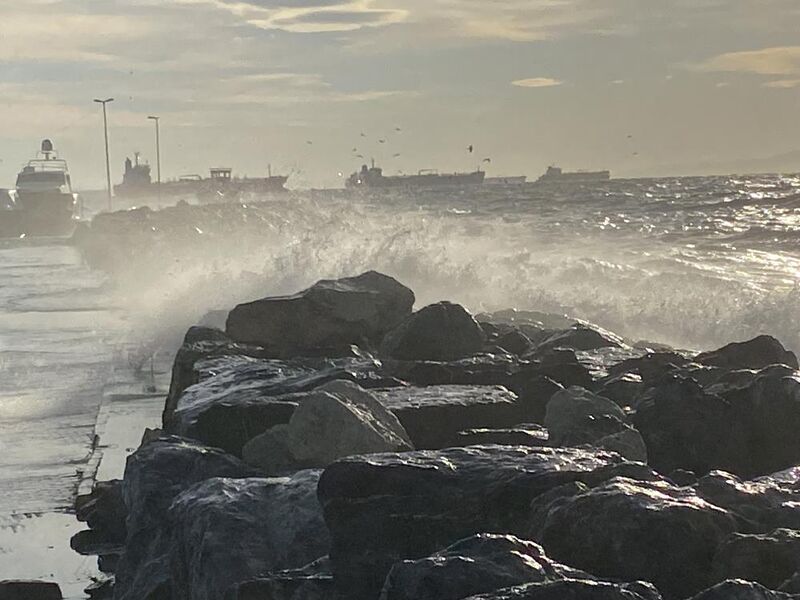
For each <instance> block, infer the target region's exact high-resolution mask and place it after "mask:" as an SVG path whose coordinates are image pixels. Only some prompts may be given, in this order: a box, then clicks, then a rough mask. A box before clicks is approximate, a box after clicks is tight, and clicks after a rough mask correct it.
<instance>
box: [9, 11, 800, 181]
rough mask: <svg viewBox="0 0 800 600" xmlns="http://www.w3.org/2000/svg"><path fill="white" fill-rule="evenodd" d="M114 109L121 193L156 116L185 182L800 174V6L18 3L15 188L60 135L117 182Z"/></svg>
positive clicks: (79, 174) (13, 41)
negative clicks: (213, 177) (375, 173)
mask: <svg viewBox="0 0 800 600" xmlns="http://www.w3.org/2000/svg"><path fill="white" fill-rule="evenodd" d="M108 97H113V98H114V102H113V103H111V104H109V135H110V145H111V160H112V178H113V179H114V181H115V182H116V181H119V180H120V179H121V173H122V168H123V161H124V159H125V157H126V156H132V155H133V153H134V152H135V151H138V152H141V153H142V156H143V158H144V159H147V160H149V161H150V162H151V163H154V162H155V141H154V138H155V136H154V124H153V122H152V121H149V120H148V119H147V117H148V116H149V115H157V116H159V117H160V118H161V121H160V123H161V142H162V171H163V175H164V178H165V179H169V178H175V177H178V176H181V175H186V174H194V173H199V174H205V173H207V170H208V168H209V167H211V166H227V167H231V168H233V169H234V172H235V173H237V174H240V175H251V176H255V175H262V174H264V173H266V171H267V169H268V165H271V167H272V170H273V172H276V173H277V172H282V173H285V174H291V179H290V186H293V187H310V186H315V187H321V186H336V185H341V184H342V181H343V179H342V177H346V176H347V175H348V174H349V173H350V172H352V171H354V170H356V169H357V168H358V166H359V165H360V164H361V163H362V162H365V160H368V159H370V158H374V159H375V160H376V162H377V163H379V164H380V165H381V166H382V167H383V168H384V170H385V171H387V172H389V173H394V172H406V173H409V172H416V171H417V170H418V169H422V168H438V169H439V170H441V171H453V170H459V171H464V170H473V169H475V168H476V167H477V166H478V165H479V164H483V165H485V166H487V170H488V172H489V174H490V175H517V174H525V175H529V176H531V177H534V176H537V175H538V174H540V173H541V172H543V171H544V169H545V168H546V167H547V166H548V165H550V164H557V165H560V166H562V167H564V168H565V169H573V168H574V169H578V168H608V169H611V170H612V173H613V174H614V175H615V176H648V175H679V174H699V173H726V172H734V171H736V172H743V171H747V170H753V171H764V170H784V171H800V2H797V0H0V187H12V186H13V183H14V177H15V175H16V173H17V171H18V170H19V169H20V167H21V166H22V165H23V164H24V162H25V161H26V160H27V159H28V158H31V157H32V155H33V154H34V153H35V152H36V150H37V149H38V146H39V142H40V140H41V139H42V138H45V137H47V138H51V139H52V140H53V141H54V143H55V145H56V147H57V148H59V149H60V151H61V154H62V156H63V157H64V158H66V159H67V160H68V161H69V163H70V168H71V171H72V176H73V181H74V182H75V183H76V184H77V185H78V187H82V188H87V189H88V188H100V187H102V186H103V185H104V181H105V167H104V162H103V161H104V157H103V156H104V155H103V131H102V114H101V110H100V107H99V105H97V104H95V103H93V102H92V100H93V98H108ZM381 140H382V141H381ZM468 146H473V148H474V152H473V153H470V152H468V150H467V148H468ZM359 155H360V156H359ZM362 157H363V158H362ZM485 158H488V159H491V162H482V161H483V159H485Z"/></svg>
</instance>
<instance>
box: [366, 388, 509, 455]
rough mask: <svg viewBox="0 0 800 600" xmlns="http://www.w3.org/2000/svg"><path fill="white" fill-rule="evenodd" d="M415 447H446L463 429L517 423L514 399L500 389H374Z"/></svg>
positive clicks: (505, 425)
mask: <svg viewBox="0 0 800 600" xmlns="http://www.w3.org/2000/svg"><path fill="white" fill-rule="evenodd" d="M375 393H376V396H377V398H378V400H379V401H380V402H381V404H383V405H384V406H385V407H386V408H388V409H389V410H390V411H391V412H392V413H394V414H395V415H396V416H397V418H398V419H399V420H400V422H401V423H402V424H403V427H404V428H405V430H406V431H407V432H408V435H409V437H410V438H411V441H412V443H413V445H414V447H415V448H418V449H420V450H436V449H439V448H446V447H448V446H450V445H452V444H454V443H456V441H457V439H458V432H460V431H462V430H464V429H476V428H484V427H492V428H498V427H508V426H511V425H515V424H516V423H518V422H520V420H521V418H520V407H519V405H518V403H517V396H516V395H515V394H514V393H513V392H510V391H509V390H507V389H505V388H504V387H501V386H484V385H433V386H429V387H422V388H420V387H395V388H390V389H385V390H376V392H375Z"/></svg>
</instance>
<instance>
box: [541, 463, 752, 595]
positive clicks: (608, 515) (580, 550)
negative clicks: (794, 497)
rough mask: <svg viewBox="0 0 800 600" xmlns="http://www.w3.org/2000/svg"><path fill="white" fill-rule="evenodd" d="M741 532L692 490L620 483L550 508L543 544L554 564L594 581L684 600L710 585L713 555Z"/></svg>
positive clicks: (616, 481)
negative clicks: (641, 586)
mask: <svg viewBox="0 0 800 600" xmlns="http://www.w3.org/2000/svg"><path fill="white" fill-rule="evenodd" d="M736 525H737V524H736V520H735V519H734V517H733V516H731V515H730V514H729V513H728V512H727V511H725V510H723V509H722V508H719V507H717V506H714V505H712V504H709V503H707V502H704V501H703V500H702V499H701V498H700V497H698V496H697V495H696V494H695V492H694V491H693V490H691V489H687V488H676V487H674V486H671V485H669V484H668V483H666V482H662V481H656V482H643V481H635V480H631V479H627V478H615V479H613V480H612V481H610V482H608V483H606V484H604V485H601V486H598V487H595V488H593V489H591V490H588V491H586V492H585V493H583V494H580V495H578V496H575V497H574V498H571V499H568V500H566V501H564V502H562V503H561V504H559V505H558V506H555V507H553V508H552V509H551V510H550V511H549V513H548V514H547V518H546V521H545V525H544V528H543V530H542V536H541V542H542V544H543V545H544V547H545V548H546V549H547V553H548V555H549V556H551V557H553V558H554V559H555V560H558V561H560V562H564V563H566V564H569V565H572V566H574V567H577V568H580V569H584V570H586V571H589V572H590V573H592V574H594V575H597V576H600V577H611V578H616V579H622V580H626V581H632V580H645V581H650V582H652V583H653V584H655V586H656V587H657V588H658V589H659V590H661V592H663V593H664V594H665V595H667V596H671V597H685V596H687V595H690V594H693V593H696V592H698V591H700V590H702V589H704V588H705V587H707V586H708V585H710V584H711V583H712V580H711V575H710V573H711V565H712V558H713V556H714V551H715V550H716V548H717V546H718V545H719V544H720V542H721V541H722V540H723V539H725V538H726V537H727V536H728V535H730V534H731V533H733V532H734V531H735V530H736Z"/></svg>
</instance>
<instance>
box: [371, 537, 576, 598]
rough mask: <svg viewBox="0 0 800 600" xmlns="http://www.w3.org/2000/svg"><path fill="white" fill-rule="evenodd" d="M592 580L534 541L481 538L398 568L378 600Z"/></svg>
mask: <svg viewBox="0 0 800 600" xmlns="http://www.w3.org/2000/svg"><path fill="white" fill-rule="evenodd" d="M566 578H574V579H578V578H580V579H583V578H586V579H590V578H591V576H589V575H587V574H585V573H581V572H580V571H577V570H575V569H571V568H570V567H565V566H564V565H560V564H558V563H556V562H554V561H552V560H550V559H549V558H548V557H547V555H546V554H545V552H544V549H543V548H542V547H541V546H539V545H538V544H536V543H534V542H529V541H527V540H521V539H519V538H516V537H514V536H510V535H496V534H495V535H493V534H480V535H476V536H473V537H470V538H467V539H465V540H461V541H459V542H456V543H455V544H453V545H452V546H449V547H448V548H446V549H444V550H442V551H441V552H437V553H436V554H434V555H432V556H429V557H427V558H423V559H420V560H405V561H402V562H399V563H397V564H395V565H394V566H393V567H392V570H391V571H390V572H389V575H388V576H387V577H386V582H385V583H384V585H383V591H382V592H381V596H380V600H460V599H461V598H466V597H467V596H472V595H475V594H482V593H485V592H491V591H493V590H498V589H501V588H506V587H511V586H514V585H521V584H524V583H533V582H546V581H557V580H560V579H566Z"/></svg>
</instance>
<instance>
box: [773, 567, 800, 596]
mask: <svg viewBox="0 0 800 600" xmlns="http://www.w3.org/2000/svg"><path fill="white" fill-rule="evenodd" d="M778 591H779V592H785V593H787V594H798V595H800V571H798V572H797V573H795V574H794V575H792V576H791V577H790V578H789V579H787V580H786V581H784V582H783V584H782V585H781V587H780V588H778Z"/></svg>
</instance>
